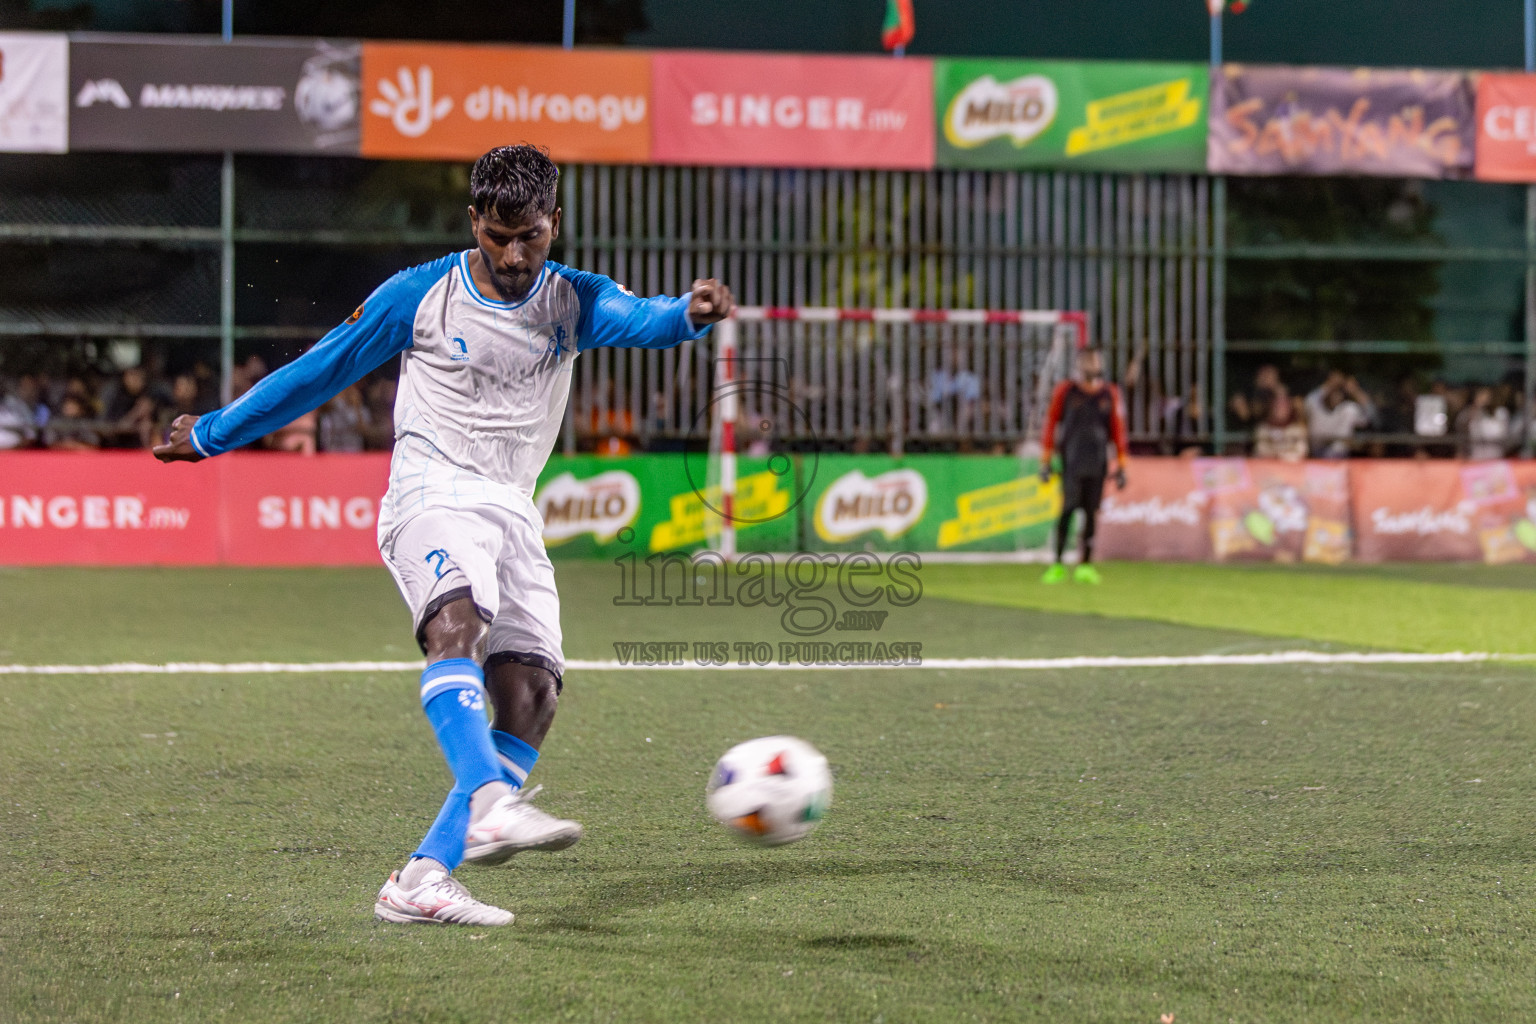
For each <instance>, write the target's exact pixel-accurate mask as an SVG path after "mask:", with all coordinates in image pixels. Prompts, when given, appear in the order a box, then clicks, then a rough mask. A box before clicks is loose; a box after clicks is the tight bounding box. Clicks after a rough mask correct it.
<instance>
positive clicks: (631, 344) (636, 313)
mask: <svg viewBox="0 0 1536 1024" xmlns="http://www.w3.org/2000/svg"><path fill="white" fill-rule="evenodd" d="M550 267H551V268H552V269H553V270H554V272H555V273H557V274H559V275H560V276H561V277H563V278H565V279H566V280H567V281H569V282H570V283H571V287H573V288H575V289H576V298H577V301H578V302H580V304H581V316H580V318H579V319H578V320H577V321H576V351H578V352H585V351H586V350H587V349H589V348H671V347H672V346H674V345H679V344H682V343H683V342H685V341H692V340H693V339H695V338H702V337H704V335H706V334H708V333H709V325H707V324H706V325H705V326H704V328H703V329H702V330H699V329H696V328H695V327H694V326H693V323H692V322H691V321H690V320H689V319H688V298H687V297H686V296H684V297H681V298H673V297H671V296H669V295H658V296H657V297H656V298H654V299H640V298H636V297H635V296H634V295H632V294H630V293H629V292H628V291H626V290H625V289H623V288H621V287H619V285H618V283H617V282H616V281H614V280H613V279H612V278H609V277H604V276H603V275H602V274H591V273H588V272H587V271H585V270H572V269H571V268H570V267H566V266H561V265H559V264H557V263H551V264H550Z"/></svg>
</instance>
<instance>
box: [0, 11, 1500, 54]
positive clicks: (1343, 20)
mask: <svg viewBox="0 0 1536 1024" xmlns="http://www.w3.org/2000/svg"><path fill="white" fill-rule="evenodd" d="M81 2H82V0H0V23H4V24H9V25H12V26H17V25H19V24H21V21H20V20H19V19H25V18H26V17H27V16H26V15H25V14H24V13H23V12H25V11H26V10H28V9H29V8H30V10H31V11H32V12H34V14H37V13H41V12H46V13H48V14H50V15H52V16H55V17H57V16H60V15H61V14H62V13H63V12H64V11H66V10H67V9H69V8H72V7H75V8H76V9H77V10H79V9H80V8H78V7H77V5H78V4H80V3H81ZM86 2H90V3H91V7H90V13H89V15H88V19H89V23H88V25H87V24H80V25H79V27H91V28H99V29H108V30H119V31H123V30H130V31H131V30H139V31H145V30H148V31H155V30H159V31H165V30H173V31H174V30H182V31H187V30H194V31H217V30H218V6H219V5H218V0H86ZM598 2H599V0H578V3H580V4H582V5H583V7H586V8H589V9H590V8H591V5H593V4H594V3H598ZM600 2H601V3H602V4H605V5H608V6H610V7H611V8H613V9H616V10H621V11H623V12H624V13H623V14H621V16H620V20H621V21H623V20H626V19H629V18H632V13H631V12H632V11H633V9H634V6H635V5H636V3H637V2H640V3H643V10H644V12H645V16H646V17H647V18H648V19H649V21H650V23H651V28H650V29H648V30H646V31H641V32H632V33H629V34H628V37H627V42H629V43H630V44H634V45H642V46H657V47H675V48H683V47H699V48H713V49H754V50H813V51H830V52H860V51H864V52H877V51H878V50H879V33H880V22H881V19H882V17H883V15H884V11H885V0H600ZM1251 2H1252V7H1250V8H1249V10H1248V11H1246V12H1245V13H1243V14H1240V15H1229V16H1228V17H1227V19H1226V26H1227V57H1228V58H1229V59H1231V60H1248V61H1271V62H1288V63H1298V64H1375V65H1421V66H1440V67H1484V68H1491V67H1518V66H1520V65H1521V64H1522V62H1523V53H1522V42H1521V39H1522V34H1521V12H1522V3H1521V0H1251ZM236 4H237V11H239V12H241V16H242V17H243V18H244V20H245V21H246V22H247V23H251V22H256V21H262V22H265V25H264V28H265V30H266V31H271V32H277V33H284V34H304V33H306V32H307V33H312V34H313V33H320V34H324V33H330V34H341V33H356V34H359V35H366V34H370V33H369V31H368V28H369V27H370V26H371V27H373V28H374V30H375V31H374V32H373V33H372V34H374V35H378V34H379V31H381V30H382V31H383V32H385V33H387V34H388V35H391V36H398V35H410V34H414V31H415V30H416V28H417V27H418V26H421V27H422V29H421V30H422V33H423V34H429V35H432V36H434V37H441V35H442V34H443V33H451V34H453V35H455V36H457V37H460V38H464V39H465V40H466V41H472V40H473V35H472V32H473V31H475V30H476V29H479V30H481V31H484V32H485V33H486V35H485V36H483V38H484V39H485V40H486V41H487V42H495V41H526V42H555V41H558V38H559V18H560V14H559V11H560V0H328V2H326V3H323V4H321V5H318V6H316V5H314V4H312V3H310V2H308V0H305V2H299V0H236ZM914 4H915V7H916V11H917V40H916V42H915V43H914V45H913V47H912V52H913V53H916V54H955V55H976V56H985V55H993V56H1030V57H1090V58H1106V59H1132V58H1141V59H1148V60H1205V59H1206V58H1207V56H1208V30H1209V20H1208V18H1207V17H1206V14H1205V4H1204V2H1203V0H914ZM75 24H79V23H78V22H76V23H75ZM36 27H43V26H41V25H38V26H36ZM249 30H250V29H246V31H249ZM236 31H241V28H240V23H239V20H237V25H236Z"/></svg>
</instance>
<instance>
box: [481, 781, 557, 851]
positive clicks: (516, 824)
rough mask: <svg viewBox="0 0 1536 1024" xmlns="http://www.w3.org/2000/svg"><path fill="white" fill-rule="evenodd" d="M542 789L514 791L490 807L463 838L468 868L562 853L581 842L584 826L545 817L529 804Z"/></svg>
mask: <svg viewBox="0 0 1536 1024" xmlns="http://www.w3.org/2000/svg"><path fill="white" fill-rule="evenodd" d="M543 788H544V787H543V786H534V787H533V788H532V789H514V790H513V791H512V792H510V793H508V794H507V795H506V796H504V797H502V798H501V799H500V800H497V801H496V802H495V803H494V804H492V805H491V809H490V810H488V811H486V812H485V815H484V816H483V817H481V818H480V820H479V821H476V822H473V823H472V824H471V825H470V826H469V831H468V832H467V833H465V835H464V861H465V863H467V864H500V863H502V862H504V861H505V860H507V859H508V858H509V857H511V856H512V855H513V854H514V853H520V852H521V851H523V850H563V849H565V848H566V847H567V846H574V845H575V844H576V841H577V840H578V839H580V838H581V825H580V824H579V823H577V822H574V821H566V820H565V819H564V818H556V817H555V816H554V815H552V814H545V813H544V812H543V811H541V810H539V809H538V808H537V807H535V806H533V804H532V803H531V802H530V801H532V800H533V798H534V797H535V796H537V795H538V792H539V790H541V789H543Z"/></svg>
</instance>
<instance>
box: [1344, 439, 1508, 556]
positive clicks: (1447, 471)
mask: <svg viewBox="0 0 1536 1024" xmlns="http://www.w3.org/2000/svg"><path fill="white" fill-rule="evenodd" d="M1354 516H1355V523H1356V525H1357V527H1358V530H1359V542H1358V545H1357V550H1356V555H1357V557H1358V558H1359V559H1360V560H1361V561H1363V562H1389V561H1467V562H1473V561H1476V562H1486V563H1488V564H1490V565H1497V564H1501V563H1505V562H1536V463H1530V462H1416V463H1390V462H1370V463H1362V464H1360V465H1359V466H1357V467H1356V468H1355V472H1354Z"/></svg>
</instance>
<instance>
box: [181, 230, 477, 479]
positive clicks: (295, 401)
mask: <svg viewBox="0 0 1536 1024" xmlns="http://www.w3.org/2000/svg"><path fill="white" fill-rule="evenodd" d="M455 258H456V257H453V256H448V257H445V258H443V259H440V260H435V261H433V262H432V263H424V264H422V265H421V266H419V267H412V268H411V269H410V270H402V271H401V272H400V273H398V274H396V275H395V276H394V277H392V278H390V279H389V280H388V281H385V282H384V283H383V284H381V285H379V287H378V288H377V289H375V290H374V293H373V294H372V295H370V296H368V298H367V299H366V300H365V301H364V302H363V304H362V305H361V306H358V307H357V312H355V313H353V314H352V315H351V316H349V317H348V318H347V321H346V323H344V324H342V325H341V326H340V327H337V328H336V329H335V330H333V331H331V332H330V333H329V334H327V335H326V336H325V337H323V338H321V339H320V340H319V341H318V342H316V343H315V346H314V347H313V348H311V349H310V350H309V351H308V352H306V353H304V354H303V355H302V356H300V357H299V358H297V359H295V360H294V361H293V362H291V363H289V364H288V365H287V366H283V367H281V368H279V369H277V370H275V371H274V372H272V373H271V374H269V375H267V376H266V377H263V378H262V379H261V380H260V381H258V382H257V384H256V386H255V387H253V388H251V390H249V391H247V392H246V393H245V394H243V395H241V396H240V397H239V398H237V399H235V400H234V401H233V402H231V403H229V404H228V405H226V406H224V408H222V409H216V410H214V411H213V412H210V413H208V414H207V415H205V416H202V417H200V418H199V419H198V421H197V423H196V425H194V426H193V428H192V447H194V448H196V449H197V451H198V453H199V454H200V455H204V456H208V455H221V454H223V453H224V452H227V451H231V450H233V449H235V448H240V447H242V446H244V445H248V444H250V443H251V442H252V441H255V440H256V439H257V438H260V437H264V436H266V435H267V434H270V433H272V431H274V430H276V429H277V428H278V427H281V426H285V425H286V424H289V423H292V422H293V421H294V420H296V419H298V418H299V417H300V416H302V415H304V414H305V413H307V412H309V411H310V410H311V409H314V408H317V407H318V406H320V405H321V404H322V403H324V402H326V401H327V400H329V399H331V398H333V397H334V396H335V395H336V394H337V393H339V392H340V391H341V390H342V389H343V388H345V387H347V386H348V385H349V384H352V383H354V382H355V381H357V380H358V379H359V378H360V377H362V376H363V375H364V374H366V373H367V372H368V371H370V370H372V369H374V368H375V367H377V366H379V365H380V364H382V363H383V362H384V361H385V360H387V359H389V358H390V357H392V356H397V355H399V354H400V353H401V352H404V351H405V350H406V349H408V348H410V347H411V345H412V343H413V340H414V339H413V329H414V325H415V321H416V307H417V306H419V305H421V300H422V298H423V297H424V296H425V295H426V294H427V291H428V290H429V289H430V288H431V287H432V286H433V285H434V284H436V283H437V282H438V281H439V280H440V279H441V278H442V276H443V275H444V274H446V273H448V272H449V271H450V270H451V269H452V267H453V260H454V259H455Z"/></svg>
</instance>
